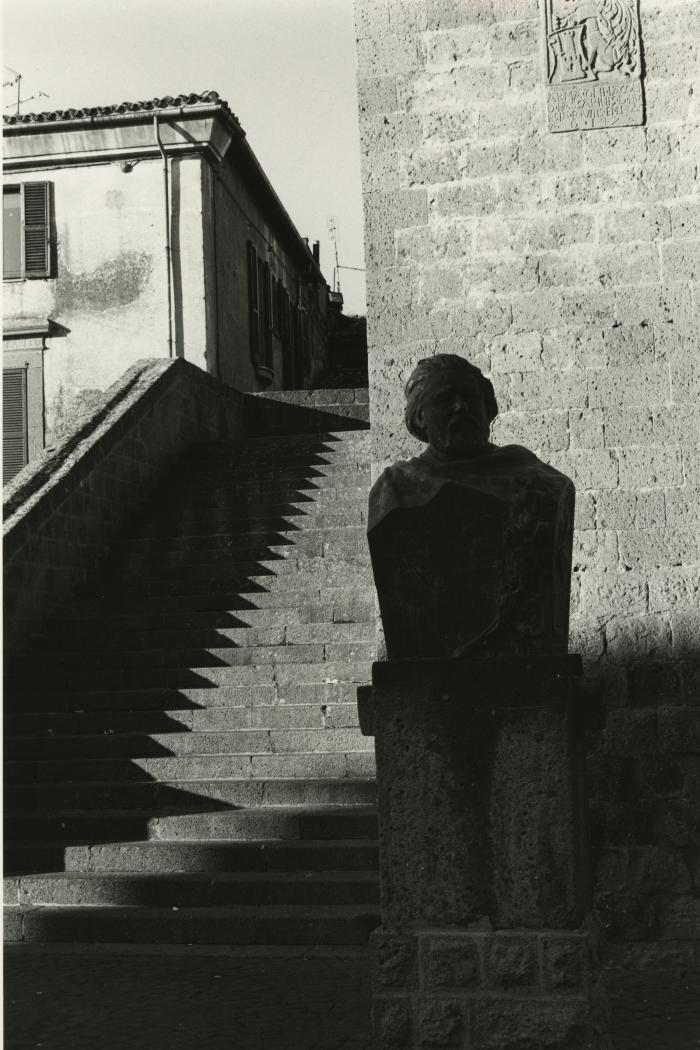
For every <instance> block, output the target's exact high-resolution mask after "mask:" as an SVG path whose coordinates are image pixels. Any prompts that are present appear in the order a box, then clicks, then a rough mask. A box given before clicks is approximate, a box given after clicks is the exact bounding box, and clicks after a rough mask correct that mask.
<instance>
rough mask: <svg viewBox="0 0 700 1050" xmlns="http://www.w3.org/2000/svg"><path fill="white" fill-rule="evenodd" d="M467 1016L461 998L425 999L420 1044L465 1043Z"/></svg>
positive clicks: (421, 1009) (439, 1045) (452, 1044)
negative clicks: (464, 1013)
mask: <svg viewBox="0 0 700 1050" xmlns="http://www.w3.org/2000/svg"><path fill="white" fill-rule="evenodd" d="M464 1031H465V1018H464V1016H463V1006H462V1003H461V1002H460V1001H459V999H423V1000H422V1002H421V1004H420V1046H421V1047H425V1048H426V1050H428V1048H430V1047H435V1048H436V1050H437V1048H439V1050H442V1048H443V1047H453V1046H454V1047H461V1046H463V1045H464Z"/></svg>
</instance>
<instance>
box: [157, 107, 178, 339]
mask: <svg viewBox="0 0 700 1050" xmlns="http://www.w3.org/2000/svg"><path fill="white" fill-rule="evenodd" d="M153 130H154V131H155V135H156V144H157V146H158V149H159V150H160V155H161V157H162V158H163V194H164V199H165V265H166V270H167V274H168V357H172V356H173V278H172V271H173V265H172V263H173V260H172V249H171V247H170V173H169V171H168V158H167V156H166V154H165V150H164V149H163V143H162V141H161V137H160V128H159V126H158V114H157V113H154V114H153Z"/></svg>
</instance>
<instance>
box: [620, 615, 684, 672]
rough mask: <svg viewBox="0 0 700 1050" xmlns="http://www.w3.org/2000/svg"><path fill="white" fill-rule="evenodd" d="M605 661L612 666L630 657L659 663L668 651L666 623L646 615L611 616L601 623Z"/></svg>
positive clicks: (668, 637) (661, 619) (669, 642)
mask: <svg viewBox="0 0 700 1050" xmlns="http://www.w3.org/2000/svg"><path fill="white" fill-rule="evenodd" d="M605 639H606V642H607V653H608V658H609V659H610V660H611V661H612V662H615V663H620V662H627V661H629V660H630V659H633V658H639V659H649V660H661V659H664V658H665V657H667V656H669V655H670V652H671V630H670V626H669V624H668V622H667V620H666V619H665V618H664V617H662V616H659V615H653V614H649V613H647V614H646V615H641V616H630V615H625V616H619V617H612V618H611V619H609V620H608V621H607V622H606V624H605Z"/></svg>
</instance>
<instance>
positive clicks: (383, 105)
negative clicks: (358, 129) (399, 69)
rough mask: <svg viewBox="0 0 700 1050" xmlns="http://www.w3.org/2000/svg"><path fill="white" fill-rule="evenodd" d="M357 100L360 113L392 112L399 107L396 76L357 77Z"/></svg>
mask: <svg viewBox="0 0 700 1050" xmlns="http://www.w3.org/2000/svg"><path fill="white" fill-rule="evenodd" d="M357 101H358V109H359V111H360V114H361V115H362V114H364V115H369V114H371V113H393V112H395V111H396V110H397V109H398V108H399V96H398V92H397V90H396V76H395V75H394V74H393V73H392V74H389V75H386V76H382V77H359V78H358V81H357Z"/></svg>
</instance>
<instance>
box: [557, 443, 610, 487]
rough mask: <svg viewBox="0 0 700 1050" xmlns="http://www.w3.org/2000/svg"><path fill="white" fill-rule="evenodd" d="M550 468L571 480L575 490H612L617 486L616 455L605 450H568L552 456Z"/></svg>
mask: <svg viewBox="0 0 700 1050" xmlns="http://www.w3.org/2000/svg"><path fill="white" fill-rule="evenodd" d="M551 460H552V466H554V467H556V468H557V470H561V471H562V473H564V474H568V475H569V477H570V478H572V479H573V481H574V484H575V485H576V488H577V489H614V488H616V487H617V484H618V463H617V454H616V453H615V452H610V451H608V450H607V449H580V448H576V449H575V448H570V449H568V450H567V451H565V452H557V453H555V454H553V455H552V457H551Z"/></svg>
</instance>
